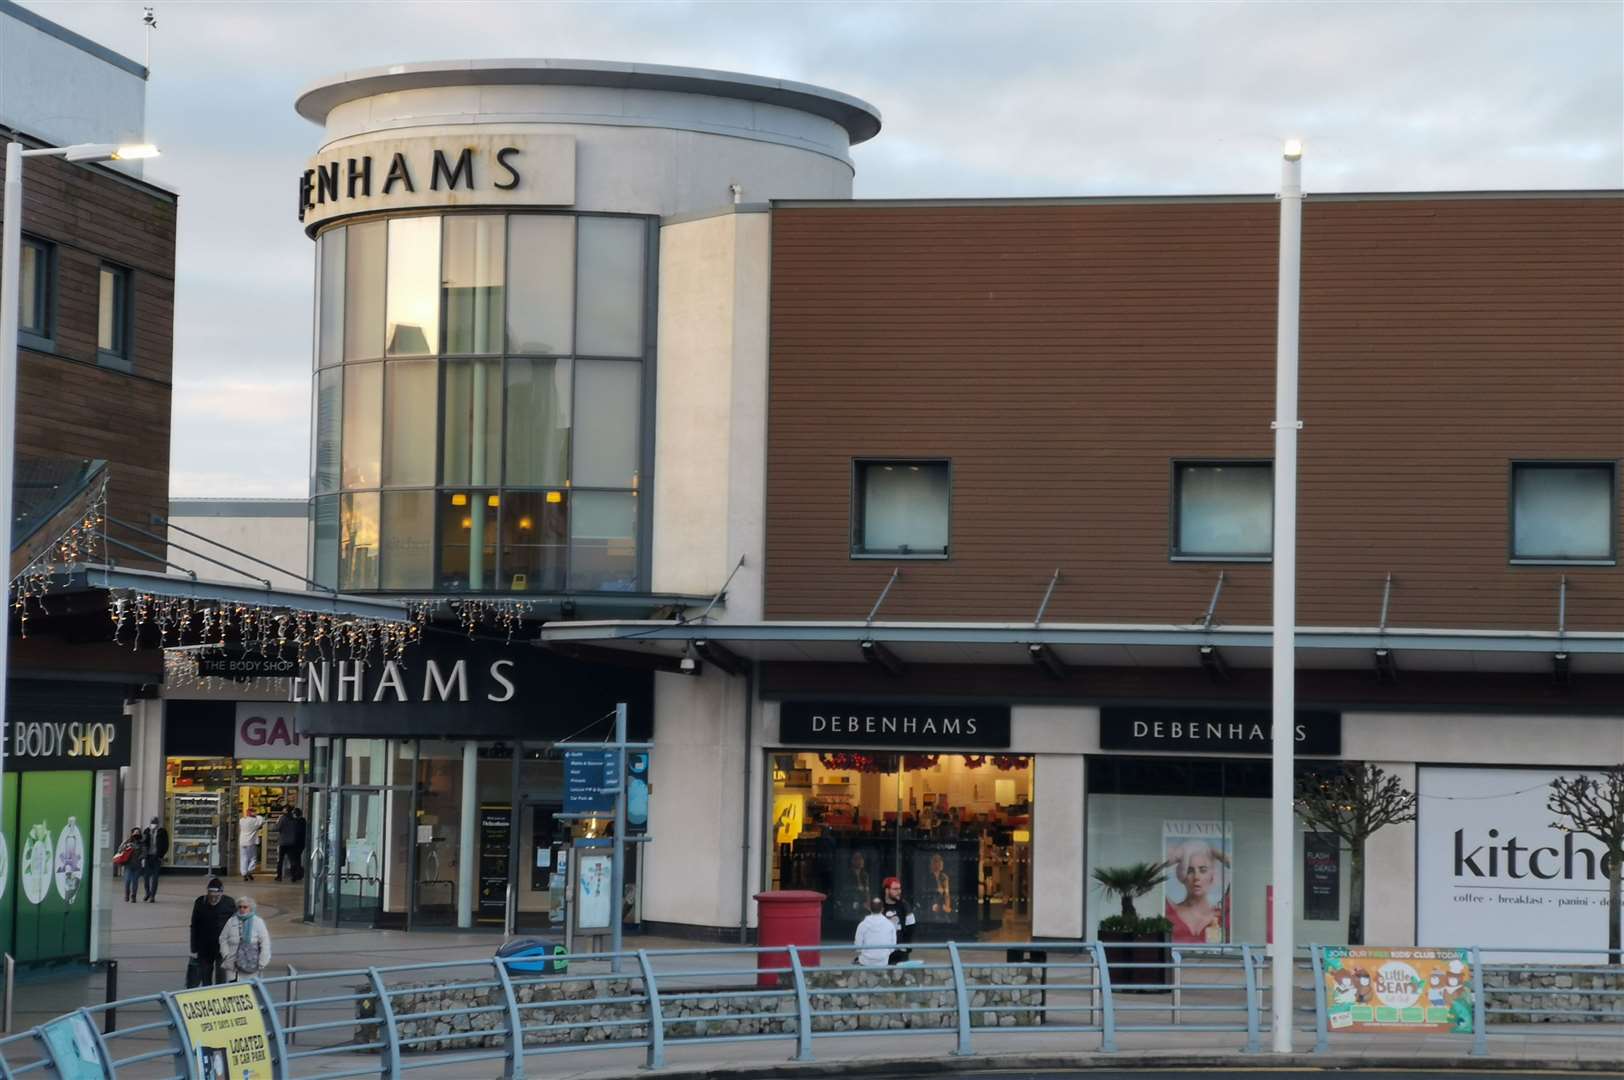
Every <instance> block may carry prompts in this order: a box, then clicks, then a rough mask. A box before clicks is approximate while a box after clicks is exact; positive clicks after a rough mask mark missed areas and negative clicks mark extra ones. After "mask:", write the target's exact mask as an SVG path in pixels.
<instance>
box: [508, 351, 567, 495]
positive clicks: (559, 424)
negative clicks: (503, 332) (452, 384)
mask: <svg viewBox="0 0 1624 1080" xmlns="http://www.w3.org/2000/svg"><path fill="white" fill-rule="evenodd" d="M570 372H571V365H570V362H569V361H568V360H523V359H514V360H509V361H508V363H507V480H506V483H507V484H508V485H509V486H513V487H539V486H541V485H543V484H563V483H564V482H565V481H566V480H567V479H568V477H569V471H568V470H569V447H570Z"/></svg>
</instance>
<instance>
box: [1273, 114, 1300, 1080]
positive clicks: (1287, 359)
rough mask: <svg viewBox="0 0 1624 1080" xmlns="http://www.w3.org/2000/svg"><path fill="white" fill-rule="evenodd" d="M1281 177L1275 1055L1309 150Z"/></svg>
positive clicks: (1292, 716)
mask: <svg viewBox="0 0 1624 1080" xmlns="http://www.w3.org/2000/svg"><path fill="white" fill-rule="evenodd" d="M1284 157H1285V160H1284V162H1283V163H1282V166H1281V170H1280V296H1279V302H1278V309H1279V322H1278V323H1277V325H1276V330H1275V341H1276V343H1275V385H1274V402H1275V404H1274V425H1273V426H1274V726H1273V732H1272V734H1273V738H1274V749H1273V751H1272V755H1271V764H1272V766H1273V769H1272V779H1273V784H1272V787H1271V791H1272V793H1273V794H1272V797H1271V799H1270V811H1271V813H1270V818H1271V829H1270V840H1271V842H1272V844H1273V852H1274V872H1273V873H1272V874H1271V875H1270V877H1271V880H1272V881H1273V882H1274V908H1273V915H1272V919H1273V923H1274V956H1273V958H1272V960H1273V982H1274V1000H1273V1008H1272V1017H1271V1018H1272V1020H1273V1024H1274V1028H1273V1030H1274V1052H1275V1053H1277V1054H1289V1053H1291V1024H1292V1020H1293V1014H1292V1004H1291V999H1292V989H1293V986H1292V979H1293V974H1292V959H1293V957H1294V956H1295V954H1296V951H1297V950H1296V941H1295V940H1294V938H1295V933H1294V931H1295V925H1294V924H1295V921H1296V917H1297V882H1296V875H1295V873H1294V872H1293V867H1292V861H1293V859H1292V856H1293V855H1294V854H1295V852H1296V826H1295V817H1294V815H1293V812H1292V802H1293V799H1292V796H1293V794H1294V788H1295V777H1294V775H1293V773H1294V770H1293V764H1294V762H1295V760H1296V756H1297V737H1296V736H1297V723H1296V716H1297V642H1296V630H1297V430H1298V429H1299V428H1300V427H1301V426H1302V421H1301V420H1299V419H1297V329H1298V311H1299V306H1300V302H1301V295H1300V292H1301V274H1302V247H1303V184H1302V177H1303V164H1302V158H1303V144H1302V142H1301V141H1300V140H1297V139H1288V140H1286V145H1285V148H1284Z"/></svg>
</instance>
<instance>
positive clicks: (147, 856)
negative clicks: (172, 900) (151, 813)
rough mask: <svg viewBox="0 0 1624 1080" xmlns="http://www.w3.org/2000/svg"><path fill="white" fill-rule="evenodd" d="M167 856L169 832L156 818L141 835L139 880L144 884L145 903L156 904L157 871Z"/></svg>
mask: <svg viewBox="0 0 1624 1080" xmlns="http://www.w3.org/2000/svg"><path fill="white" fill-rule="evenodd" d="M168 854H169V830H168V829H166V828H164V827H163V825H162V823H160V822H159V821H158V819H157V818H153V819H152V824H150V825H148V826H147V827H146V829H145V830H143V831H142V833H141V880H142V881H143V882H145V883H146V887H147V890H146V901H147V903H149V904H156V903H157V902H158V871H159V870H160V869H162V867H163V864H164V857H165V856H167V855H168Z"/></svg>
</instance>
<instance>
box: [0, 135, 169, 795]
mask: <svg viewBox="0 0 1624 1080" xmlns="http://www.w3.org/2000/svg"><path fill="white" fill-rule="evenodd" d="M157 155H158V148H157V147H155V146H149V145H144V144H143V145H139V146H116V145H114V144H112V143H78V144H76V145H74V146H44V147H40V148H38V149H35V150H24V149H23V144H22V143H20V142H16V141H12V142H9V143H7V144H6V189H5V202H4V209H3V213H4V215H5V216H4V218H3V219H0V557H3V558H4V559H5V563H6V577H5V588H4V589H3V590H0V595H3V596H4V603H0V794H3V793H4V792H5V767H6V687H7V680H8V679H9V678H10V674H11V667H10V639H11V544H12V537H11V523H12V519H13V518H14V517H15V516H16V513H15V511H14V510H13V508H12V505H11V498H12V493H11V480H12V470H13V468H14V467H15V465H16V458H17V329H18V322H19V315H20V314H21V313H20V312H19V311H18V310H17V302H18V293H19V291H20V289H21V286H22V235H23V221H22V218H23V159H24V158H31V157H60V158H66V159H67V160H69V161H133V160H137V159H139V158H149V157H156V156H157Z"/></svg>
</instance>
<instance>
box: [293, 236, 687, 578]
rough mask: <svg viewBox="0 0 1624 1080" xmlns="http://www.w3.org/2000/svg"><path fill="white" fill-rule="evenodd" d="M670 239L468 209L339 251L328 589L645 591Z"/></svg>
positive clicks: (322, 546)
mask: <svg viewBox="0 0 1624 1080" xmlns="http://www.w3.org/2000/svg"><path fill="white" fill-rule="evenodd" d="M656 235H657V234H656V226H655V223H654V221H653V219H650V218H645V217H629V216H609V215H585V214H579V215H578V214H564V213H512V214H489V213H453V214H443V215H442V214H433V215H421V216H410V217H392V218H388V219H382V220H372V221H365V222H360V223H356V224H351V225H347V226H338V227H335V228H331V229H328V230H326V231H324V232H323V233H322V234H321V235H320V236H319V237H318V238H317V241H316V267H317V272H316V282H317V283H316V319H315V326H316V342H315V350H314V351H315V357H316V372H315V387H314V398H315V400H314V409H313V418H312V425H311V439H312V446H311V455H310V460H311V477H310V489H311V515H310V519H311V566H312V568H313V569H312V574H311V576H312V577H313V578H314V579H315V580H316V581H317V582H319V583H321V584H323V585H327V586H330V587H333V588H337V589H340V590H342V591H345V592H403V593H425V594H455V593H486V594H489V593H497V594H534V593H560V592H595V591H614V592H634V591H639V590H641V589H643V588H644V587H645V580H646V575H647V568H646V547H647V545H646V543H645V542H643V539H642V528H643V527H642V524H641V523H642V522H643V521H644V520H645V518H646V515H645V514H644V513H643V512H642V510H641V508H640V507H639V505H638V495H639V491H640V490H642V489H645V488H646V480H647V472H648V468H649V461H650V455H651V453H652V447H651V446H650V445H649V442H650V440H649V439H648V438H647V437H646V435H645V428H646V418H647V417H648V416H650V415H651V410H650V408H649V407H648V400H647V399H648V397H649V394H650V393H651V391H652V386H651V385H650V384H651V381H652V380H651V379H650V378H649V377H648V373H647V372H646V371H645V367H646V366H650V364H649V362H650V360H651V352H652V348H651V341H652V337H653V325H652V324H653V312H652V306H651V303H650V298H651V295H652V289H651V284H650V281H651V267H653V266H654V245H655V242H656Z"/></svg>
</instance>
